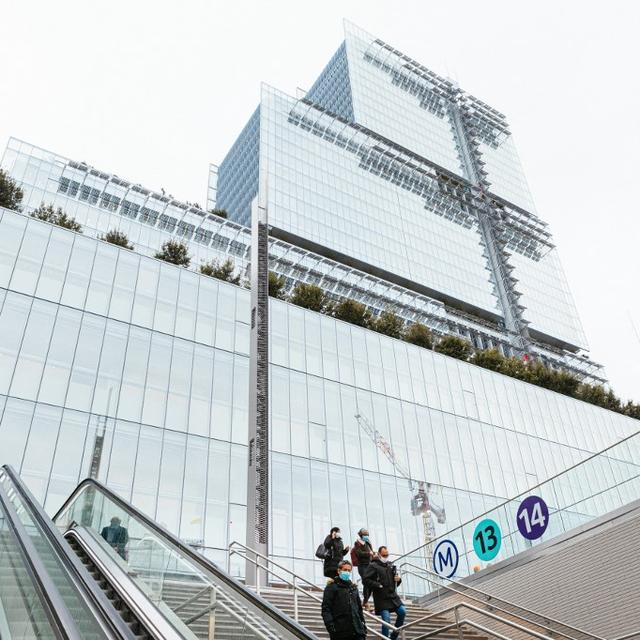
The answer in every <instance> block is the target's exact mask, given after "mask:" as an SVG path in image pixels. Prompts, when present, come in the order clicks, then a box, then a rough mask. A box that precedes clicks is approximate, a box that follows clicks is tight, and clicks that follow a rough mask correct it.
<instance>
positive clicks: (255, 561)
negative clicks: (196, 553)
mask: <svg viewBox="0 0 640 640" xmlns="http://www.w3.org/2000/svg"><path fill="white" fill-rule="evenodd" d="M234 545H235V546H238V547H240V548H241V551H238V550H237V549H235V548H233V547H234ZM247 553H253V554H254V555H255V556H256V557H255V559H253V560H252V559H251V558H250V557H249V556H248V555H247ZM233 554H236V555H239V556H241V557H242V558H244V559H245V560H248V561H249V562H251V563H253V564H254V565H255V567H256V568H257V569H262V570H264V571H266V572H268V573H270V574H271V575H273V576H275V577H276V578H278V580H280V581H282V582H283V583H285V584H286V585H287V586H289V587H291V588H292V589H293V592H294V610H296V614H294V617H296V616H297V608H298V607H297V599H296V594H297V593H298V591H301V592H302V593H303V594H304V595H305V596H306V597H310V598H312V599H313V600H315V601H316V602H318V603H320V604H322V599H321V598H318V597H317V596H315V595H314V594H313V593H311V591H309V590H305V589H303V588H302V587H300V586H299V585H298V584H297V582H298V581H300V582H303V583H305V584H307V585H309V586H310V587H311V588H312V589H313V590H317V591H319V590H320V588H319V587H318V585H316V584H314V583H313V582H310V581H309V580H307V579H306V578H304V577H302V576H301V575H298V574H297V573H295V572H294V571H292V570H291V569H288V568H287V567H284V566H283V565H281V564H279V563H278V562H275V561H274V560H271V559H270V558H268V557H267V556H265V555H263V554H262V553H260V552H259V551H256V550H255V549H251V548H250V547H248V546H246V545H244V544H242V542H238V541H237V540H234V541H233V542H232V543H231V544H230V545H229V555H230V556H231V555H233ZM258 558H260V559H262V560H264V561H265V562H266V563H268V564H266V565H262V564H260V562H259V561H258ZM269 564H272V565H274V566H276V567H278V568H279V569H281V570H282V571H284V572H285V573H288V574H290V575H291V576H292V577H293V582H291V581H289V580H287V579H286V578H283V577H282V576H281V575H278V574H277V573H276V572H275V571H273V570H272V569H269V566H268V565H269ZM256 582H259V581H258V580H256ZM259 588H260V587H259V586H258V585H256V590H259ZM363 614H364V615H365V616H367V618H370V619H371V620H372V621H373V622H375V623H376V624H379V625H381V626H383V627H387V628H388V629H390V630H391V631H393V632H395V631H398V628H397V627H394V626H393V625H392V624H389V623H388V622H385V621H384V620H381V619H380V618H378V617H376V616H374V615H372V614H371V613H369V612H368V611H365V610H364V609H363ZM401 628H404V627H401ZM368 632H369V633H372V634H373V635H375V636H377V637H378V638H385V637H386V636H384V635H383V634H381V633H379V632H378V631H376V630H375V629H368Z"/></svg>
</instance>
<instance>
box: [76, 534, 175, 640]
mask: <svg viewBox="0 0 640 640" xmlns="http://www.w3.org/2000/svg"><path fill="white" fill-rule="evenodd" d="M91 533H93V532H91V531H87V530H86V527H83V528H81V529H78V528H73V529H69V530H68V531H66V532H65V534H64V537H65V538H72V539H74V540H75V541H76V542H77V543H78V544H79V545H80V548H81V549H82V551H83V552H84V553H86V554H87V557H88V558H89V559H90V560H91V562H93V564H94V565H95V566H96V568H97V569H98V570H99V571H100V573H101V574H102V575H103V576H104V577H105V579H106V580H107V582H109V584H110V585H111V587H112V588H113V589H114V591H115V592H116V593H117V594H118V595H119V596H120V597H121V598H122V599H123V600H124V601H125V602H126V604H127V606H128V607H129V608H130V609H131V610H132V612H133V613H134V614H135V616H136V617H137V618H138V620H139V621H140V623H141V624H142V626H143V627H145V629H146V630H147V631H148V632H149V633H150V634H151V635H152V636H153V637H154V638H164V639H165V640H169V639H170V638H173V639H174V640H180V639H181V638H183V637H184V636H183V635H182V633H181V632H180V631H178V630H177V629H176V628H175V627H174V625H173V624H172V623H171V621H169V620H167V619H166V617H165V616H164V615H162V612H160V611H159V609H158V607H156V606H155V605H154V604H153V603H152V602H151V601H150V599H149V596H148V594H146V593H144V592H143V591H142V590H141V589H140V587H139V586H138V585H137V584H135V582H134V581H133V580H132V579H131V577H130V576H129V575H128V574H127V573H126V572H125V571H124V570H123V569H122V568H121V567H119V566H118V565H117V563H116V562H115V561H114V560H113V559H112V558H107V559H105V558H106V554H105V552H104V551H103V550H100V549H97V548H96V541H95V539H94V540H92V541H91V542H92V543H93V544H91V543H90V542H89V541H88V540H86V539H85V536H86V537H88V538H91V537H92V536H91ZM114 568H115V571H114ZM157 617H159V619H160V623H158V621H157V620H154V618H157Z"/></svg>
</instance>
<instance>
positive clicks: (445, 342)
mask: <svg viewBox="0 0 640 640" xmlns="http://www.w3.org/2000/svg"><path fill="white" fill-rule="evenodd" d="M434 350H435V351H437V352H438V353H443V354H444V355H445V356H451V357H452V358H457V359H458V360H468V359H469V356H470V355H471V350H472V349H471V343H470V342H469V341H468V340H464V339H463V338H459V337H458V336H444V338H441V339H440V340H439V341H438V343H437V344H436V346H435V347H434Z"/></svg>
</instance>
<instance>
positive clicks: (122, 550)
mask: <svg viewBox="0 0 640 640" xmlns="http://www.w3.org/2000/svg"><path fill="white" fill-rule="evenodd" d="M120 522H121V521H120V518H118V517H117V516H113V518H111V524H110V525H109V526H108V527H103V529H102V531H101V532H100V535H101V536H102V537H103V538H104V539H105V540H106V542H107V543H108V544H109V545H110V546H111V547H113V548H114V549H115V550H116V553H117V554H118V555H119V556H120V557H121V558H122V559H124V560H126V559H127V550H126V547H127V542H129V533H128V532H127V530H126V528H125V527H123V526H121V524H120Z"/></svg>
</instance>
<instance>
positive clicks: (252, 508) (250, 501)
mask: <svg viewBox="0 0 640 640" xmlns="http://www.w3.org/2000/svg"><path fill="white" fill-rule="evenodd" d="M268 535H269V231H268V226H267V209H266V207H265V206H261V205H260V203H259V201H258V199H256V200H254V201H253V203H252V206H251V348H250V362H249V464H248V481H247V546H248V547H250V548H251V549H255V550H256V551H257V552H259V553H262V554H264V555H265V556H266V555H267V554H268ZM250 555H251V554H250V553H247V562H246V574H245V575H246V584H249V585H254V586H259V585H264V584H266V582H267V573H266V571H262V572H261V573H260V572H258V570H257V566H256V565H257V563H256V564H254V563H253V562H251V561H250V559H249V557H250Z"/></svg>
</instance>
